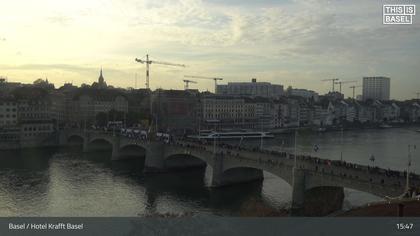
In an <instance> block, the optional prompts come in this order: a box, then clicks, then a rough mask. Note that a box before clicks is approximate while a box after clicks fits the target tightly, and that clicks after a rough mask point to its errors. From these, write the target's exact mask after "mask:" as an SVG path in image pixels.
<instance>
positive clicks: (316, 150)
mask: <svg viewBox="0 0 420 236" xmlns="http://www.w3.org/2000/svg"><path fill="white" fill-rule="evenodd" d="M318 150H319V147H318V145H317V144H315V145H314V151H315V152H318Z"/></svg>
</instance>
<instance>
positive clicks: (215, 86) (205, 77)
mask: <svg viewBox="0 0 420 236" xmlns="http://www.w3.org/2000/svg"><path fill="white" fill-rule="evenodd" d="M184 77H185V78H193V79H212V80H214V93H216V89H217V81H218V80H223V78H215V77H207V76H195V75H184Z"/></svg>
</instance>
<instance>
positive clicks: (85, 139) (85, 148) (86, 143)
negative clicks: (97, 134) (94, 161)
mask: <svg viewBox="0 0 420 236" xmlns="http://www.w3.org/2000/svg"><path fill="white" fill-rule="evenodd" d="M83 152H89V134H85V136H84V137H83Z"/></svg>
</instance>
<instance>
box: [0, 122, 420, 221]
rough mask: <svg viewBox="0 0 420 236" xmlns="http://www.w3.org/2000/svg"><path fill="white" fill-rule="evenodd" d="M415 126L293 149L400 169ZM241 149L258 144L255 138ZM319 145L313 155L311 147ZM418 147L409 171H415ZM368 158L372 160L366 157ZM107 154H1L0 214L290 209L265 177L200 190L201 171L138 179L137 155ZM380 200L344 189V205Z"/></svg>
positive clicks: (327, 138)
mask: <svg viewBox="0 0 420 236" xmlns="http://www.w3.org/2000/svg"><path fill="white" fill-rule="evenodd" d="M416 129H418V128H395V129H386V130H364V131H345V132H343V133H341V132H334V133H320V134H317V133H298V136H297V138H296V139H297V145H296V146H297V150H298V152H299V153H307V154H312V155H316V156H319V157H322V158H328V159H337V160H339V159H341V153H343V155H342V159H343V160H344V161H349V162H354V163H359V164H365V165H376V166H379V167H383V168H391V169H396V170H404V169H405V168H406V166H407V157H408V145H409V144H411V145H417V147H418V148H420V142H419V141H420V133H417V132H415V130H416ZM241 145H248V146H252V145H254V146H258V145H260V141H258V140H255V141H250V142H247V143H242V144H241ZM315 145H317V146H318V150H317V151H316V152H315V150H314V146H315ZM263 147H264V148H267V149H277V150H287V151H292V150H293V147H294V137H293V135H279V136H277V137H276V138H275V139H272V140H264V142H263ZM419 151H420V150H413V151H412V166H411V168H412V169H413V170H414V171H415V172H417V173H420V152H419ZM371 155H374V156H375V161H374V163H372V161H370V160H369V158H370V156H371ZM110 156H111V153H110V152H97V153H88V154H83V153H81V151H80V150H78V149H31V150H22V151H0V216H143V215H149V214H155V213H187V212H188V213H189V212H193V213H208V214H216V215H230V216H232V215H233V216H239V215H247V212H246V211H249V210H250V209H251V208H250V207H249V206H250V205H255V204H261V205H263V206H264V207H269V208H272V209H281V208H284V207H287V206H289V205H290V200H291V187H290V186H289V185H288V184H287V183H286V182H285V181H283V180H282V179H280V178H278V177H276V176H274V175H272V174H270V173H266V172H264V175H265V179H264V181H263V182H255V183H247V184H239V185H235V186H231V187H225V188H220V189H210V188H207V187H206V181H207V180H208V171H206V170H205V169H193V170H187V171H182V172H173V173H163V174H156V175H147V176H145V175H143V174H142V171H141V170H142V168H143V160H142V159H141V158H137V159H132V160H126V161H117V162H115V161H114V162H111V161H110V160H109V159H110ZM376 200H379V198H377V197H375V196H373V195H370V194H367V193H363V192H359V191H355V190H352V189H345V203H344V208H345V209H347V208H350V207H353V206H358V205H362V204H365V203H368V202H371V201H376Z"/></svg>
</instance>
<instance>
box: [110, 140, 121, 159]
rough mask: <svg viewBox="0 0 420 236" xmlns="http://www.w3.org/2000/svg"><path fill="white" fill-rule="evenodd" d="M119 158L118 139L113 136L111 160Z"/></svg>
mask: <svg viewBox="0 0 420 236" xmlns="http://www.w3.org/2000/svg"><path fill="white" fill-rule="evenodd" d="M119 159H120V139H119V138H118V137H114V138H113V140H112V155H111V160H112V161H116V160H119Z"/></svg>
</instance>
